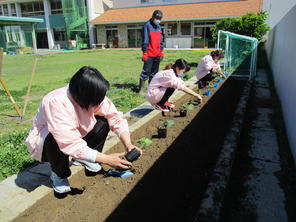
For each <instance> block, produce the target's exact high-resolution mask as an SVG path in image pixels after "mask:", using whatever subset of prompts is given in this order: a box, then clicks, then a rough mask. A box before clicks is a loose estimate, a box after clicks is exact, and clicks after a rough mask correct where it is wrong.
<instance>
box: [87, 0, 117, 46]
mask: <svg viewBox="0 0 296 222" xmlns="http://www.w3.org/2000/svg"><path fill="white" fill-rule="evenodd" d="M112 7H113V4H112V1H110V0H87V9H88V10H87V11H88V21H90V20H92V19H95V18H96V17H98V16H99V15H101V14H103V13H104V12H105V11H107V10H108V9H110V8H112ZM88 34H89V43H90V46H92V44H94V43H95V35H96V33H95V29H94V25H93V24H91V23H89V28H88Z"/></svg>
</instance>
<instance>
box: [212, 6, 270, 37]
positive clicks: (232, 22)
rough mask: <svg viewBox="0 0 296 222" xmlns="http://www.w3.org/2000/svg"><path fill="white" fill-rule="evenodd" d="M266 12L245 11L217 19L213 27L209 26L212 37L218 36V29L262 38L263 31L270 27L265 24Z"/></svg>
mask: <svg viewBox="0 0 296 222" xmlns="http://www.w3.org/2000/svg"><path fill="white" fill-rule="evenodd" d="M267 17H268V13H267V12H264V11H261V12H259V13H257V14H255V13H247V14H246V15H243V16H240V17H236V18H226V19H222V20H220V21H218V22H217V23H216V25H215V26H214V27H212V28H211V31H212V37H213V38H214V39H217V38H218V31H219V30H223V31H229V32H234V33H236V34H241V35H246V36H250V37H255V38H257V39H258V40H259V41H261V40H262V39H263V36H264V35H265V33H266V32H267V31H268V30H270V27H269V26H268V25H267V24H265V21H266V19H267Z"/></svg>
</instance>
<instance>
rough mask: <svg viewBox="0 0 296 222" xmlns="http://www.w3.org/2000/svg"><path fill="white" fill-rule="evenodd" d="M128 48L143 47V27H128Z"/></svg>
mask: <svg viewBox="0 0 296 222" xmlns="http://www.w3.org/2000/svg"><path fill="white" fill-rule="evenodd" d="M127 36H128V47H129V48H136V47H137V48H139V47H141V46H142V26H141V25H128V26H127Z"/></svg>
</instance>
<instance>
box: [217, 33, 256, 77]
mask: <svg viewBox="0 0 296 222" xmlns="http://www.w3.org/2000/svg"><path fill="white" fill-rule="evenodd" d="M257 45H258V40H257V39H256V38H251V37H248V36H243V35H238V34H235V33H231V32H225V31H219V34H218V48H220V49H223V50H224V52H225V57H224V59H223V60H222V61H221V63H222V64H223V70H224V72H225V73H228V74H232V75H233V76H239V77H248V78H250V79H251V78H253V77H254V76H255V75H256V62H257Z"/></svg>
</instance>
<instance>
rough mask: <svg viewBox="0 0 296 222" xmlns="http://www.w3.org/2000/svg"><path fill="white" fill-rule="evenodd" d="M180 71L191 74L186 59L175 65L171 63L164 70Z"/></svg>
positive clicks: (178, 61)
mask: <svg viewBox="0 0 296 222" xmlns="http://www.w3.org/2000/svg"><path fill="white" fill-rule="evenodd" d="M177 67H178V68H179V69H185V71H184V72H189V71H190V65H189V64H188V63H187V61H186V60H185V59H182V58H181V59H177V60H176V62H175V63H174V64H172V63H169V64H167V65H166V66H165V68H164V70H167V69H173V70H174V71H175V72H176V68H177Z"/></svg>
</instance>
